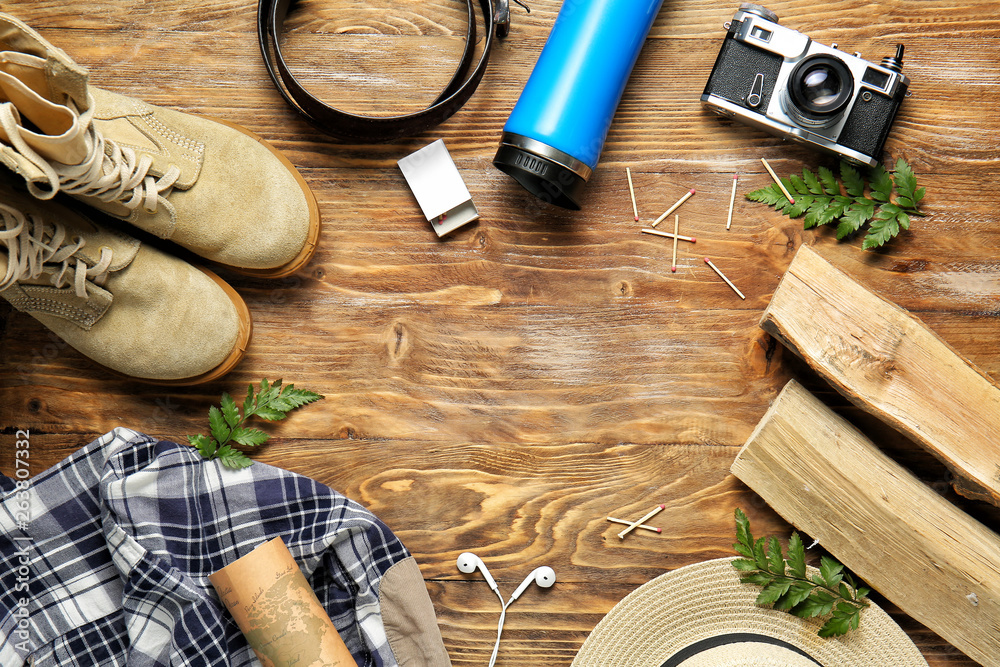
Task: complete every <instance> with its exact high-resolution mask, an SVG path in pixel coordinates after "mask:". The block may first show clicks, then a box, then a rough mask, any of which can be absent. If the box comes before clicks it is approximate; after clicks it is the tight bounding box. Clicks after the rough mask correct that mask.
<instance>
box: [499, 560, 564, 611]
mask: <svg viewBox="0 0 1000 667" xmlns="http://www.w3.org/2000/svg"><path fill="white" fill-rule="evenodd" d="M532 581H533V582H535V583H536V584H538V585H539V586H541V587H542V588H550V587H551V586H552V584H554V583H556V573H555V571H554V570H553V569H552V568H551V567H549V566H548V565H543V566H541V567H538V568H535V571H534V572H532V573H531V574H529V575H528V577H527V578H526V579H525V580H524V581H522V582H521V585H520V586H518V587H517V588H516V589H514V593H513V594H512V595H511V596H510V600H509V601H508V602H507V606H510V603H511V602H513V601H514V600H516V599H518V598H519V597H521V593H523V592H524V591H525V590H527V588H528V586H530V585H531V582H532Z"/></svg>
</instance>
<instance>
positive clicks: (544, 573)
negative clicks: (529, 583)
mask: <svg viewBox="0 0 1000 667" xmlns="http://www.w3.org/2000/svg"><path fill="white" fill-rule="evenodd" d="M535 581H536V582H537V583H538V585H539V586H541V587H542V588H549V587H550V586H551V585H552V584H554V583H556V571H555V570H553V569H552V568H551V567H549V566H548V565H543V566H542V567H540V568H538V574H537V575H536V576H535Z"/></svg>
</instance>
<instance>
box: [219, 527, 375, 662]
mask: <svg viewBox="0 0 1000 667" xmlns="http://www.w3.org/2000/svg"><path fill="white" fill-rule="evenodd" d="M208 580H209V581H210V582H212V586H214V587H215V590H216V592H217V593H218V594H219V597H220V598H221V599H222V603H223V604H224V605H225V606H226V609H228V610H229V612H230V613H231V614H232V615H233V618H234V619H236V624H237V625H238V626H239V627H240V630H242V631H243V635H244V636H245V637H246V638H247V641H248V642H250V646H251V647H253V650H254V652H255V653H256V654H257V657H258V658H259V659H260V662H261V664H263V665H264V667H291V666H292V665H294V666H295V667H354V665H356V664H357V663H356V662H355V660H354V658H353V657H351V652H350V651H348V650H347V646H346V645H345V644H344V640H343V639H341V637H340V634H339V633H338V632H337V629H336V628H335V627H334V626H333V623H332V622H331V621H330V616H329V615H328V614H327V613H326V610H325V609H323V606H322V605H321V604H320V602H319V599H318V598H317V597H316V593H315V591H313V589H312V587H311V586H310V585H309V582H308V581H306V578H305V575H303V574H302V570H300V569H299V566H298V564H297V563H296V562H295V559H294V558H292V554H290V553H289V552H288V547H286V546H285V543H284V542H283V541H282V539H281V538H280V537H276V538H274V539H273V540H271V541H270V542H265V543H264V544H262V545H260V546H259V547H257V548H256V549H254V550H253V551H251V552H250V553H248V554H247V555H246V556H243V557H242V558H240V559H239V560H237V561H235V562H233V563H230V564H229V565H227V566H226V567H224V568H222V569H221V570H219V571H218V572H216V573H214V574H212V575H211V576H210V577H209V578H208Z"/></svg>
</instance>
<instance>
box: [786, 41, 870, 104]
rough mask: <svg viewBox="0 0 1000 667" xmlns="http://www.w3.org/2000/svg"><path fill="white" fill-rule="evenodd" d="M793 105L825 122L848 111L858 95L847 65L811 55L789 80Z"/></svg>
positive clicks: (799, 65)
mask: <svg viewBox="0 0 1000 667" xmlns="http://www.w3.org/2000/svg"><path fill="white" fill-rule="evenodd" d="M788 92H789V94H790V95H791V98H792V102H793V103H794V104H795V106H796V107H798V109H799V111H800V112H801V113H803V114H804V115H806V116H808V117H810V118H814V119H816V120H823V119H826V118H829V117H830V116H834V115H836V114H838V113H840V112H841V111H843V110H844V107H845V106H847V103H848V102H850V101H851V98H852V97H853V96H854V77H852V76H851V72H850V70H848V69H847V66H846V65H844V63H843V62H842V61H840V60H838V59H836V58H833V57H831V56H824V55H818V56H810V57H808V58H806V59H804V60H802V61H801V62H800V63H799V64H798V65H796V66H795V69H794V70H792V73H791V75H790V76H789V79H788Z"/></svg>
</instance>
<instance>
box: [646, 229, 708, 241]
mask: <svg viewBox="0 0 1000 667" xmlns="http://www.w3.org/2000/svg"><path fill="white" fill-rule="evenodd" d="M640 231H641V232H642V233H643V234H655V235H656V236H663V237H666V238H668V239H672V238H676V239H677V240H678V241H688V242H690V243H697V242H698V239H696V238H695V237H693V236H684V235H683V234H673V233H671V232H664V231H662V230H659V229H642V230H640Z"/></svg>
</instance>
